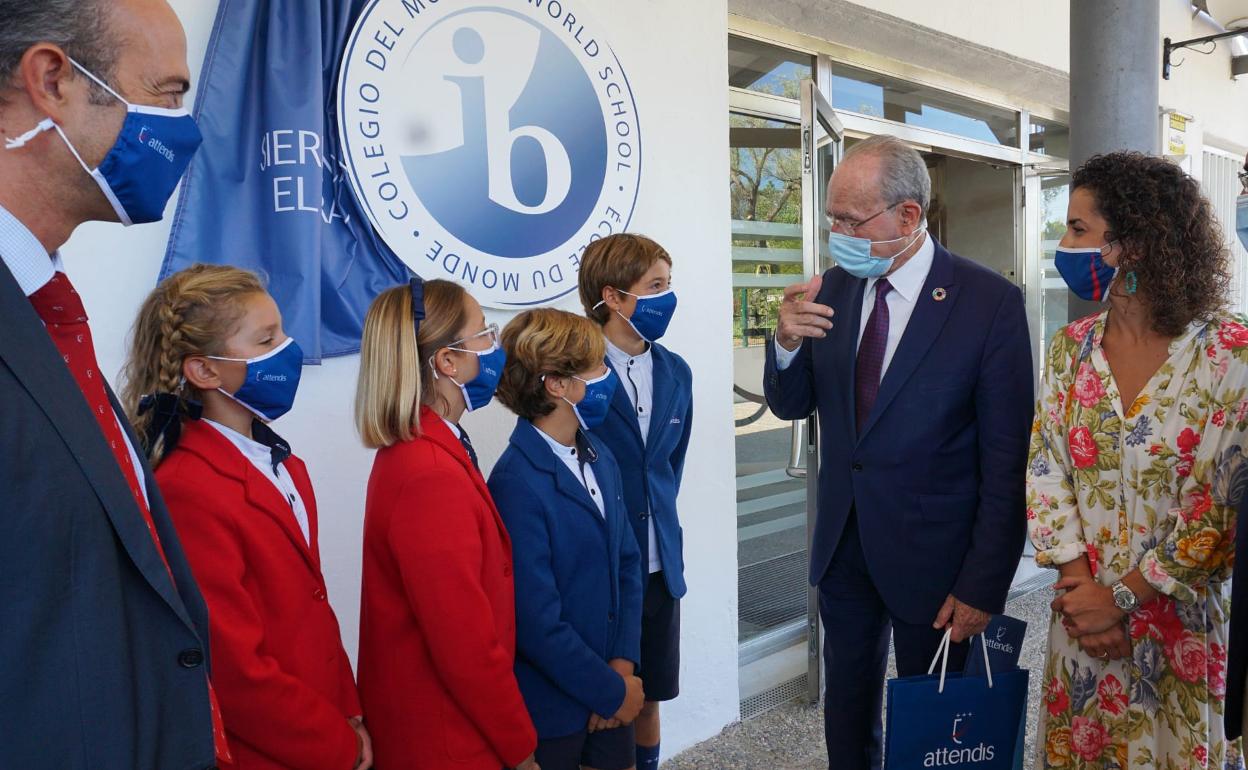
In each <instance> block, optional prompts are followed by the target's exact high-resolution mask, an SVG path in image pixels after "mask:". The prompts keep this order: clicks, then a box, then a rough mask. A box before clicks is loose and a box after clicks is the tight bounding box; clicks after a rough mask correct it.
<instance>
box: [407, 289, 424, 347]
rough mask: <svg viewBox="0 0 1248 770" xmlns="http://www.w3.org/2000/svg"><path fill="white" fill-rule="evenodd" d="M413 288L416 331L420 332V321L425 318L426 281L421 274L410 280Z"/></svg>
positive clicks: (413, 314)
mask: <svg viewBox="0 0 1248 770" xmlns="http://www.w3.org/2000/svg"><path fill="white" fill-rule="evenodd" d="M408 286H410V287H411V289H412V320H413V321H415V323H416V333H417V334H418V335H419V334H420V322H421V321H423V320H425V282H424V280H423V279H421V277H420V276H415V277H413V278H412V280H410V281H408Z"/></svg>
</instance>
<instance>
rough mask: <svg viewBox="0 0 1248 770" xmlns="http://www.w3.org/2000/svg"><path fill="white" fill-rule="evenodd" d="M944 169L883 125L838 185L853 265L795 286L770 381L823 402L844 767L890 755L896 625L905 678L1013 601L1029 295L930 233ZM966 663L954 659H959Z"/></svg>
mask: <svg viewBox="0 0 1248 770" xmlns="http://www.w3.org/2000/svg"><path fill="white" fill-rule="evenodd" d="M930 197H931V181H930V179H929V177H928V173H927V166H926V164H925V163H924V161H923V158H922V157H921V156H920V155H919V154H918V153H917V152H916V151H915V150H914V149H912V148H911V147H910V146H908V145H907V144H905V143H904V142H902V141H900V140H898V139H895V138H893V137H887V136H877V137H872V138H870V139H867V140H864V141H862V142H859V143H858V144H857V145H855V146H854V147H852V148H850V150H849V151H848V152H847V153H846V154H845V157H844V159H843V161H842V162H841V164H840V165H839V166H838V167H837V169H836V171H835V173H834V174H833V175H832V179H831V180H830V181H829V184H828V196H827V201H828V202H827V215H828V217H829V220H830V223H831V231H832V234H831V236H830V240H829V244H828V245H829V248H830V249H831V253H832V256H833V258H834V259H835V260H836V262H837V266H836V267H834V268H832V269H831V270H828V271H827V272H825V273H824V274H823V275H817V276H815V277H814V278H813V279H811V280H810V281H809V282H807V283H803V284H796V285H793V286H790V287H788V288H787V289H786V290H785V293H784V302H783V304H782V305H781V308H780V323H779V326H778V328H777V329H776V336H775V340H774V342H773V343H772V349H770V350H768V354H767V365H766V372H765V374H764V379H765V381H764V390H765V393H766V395H767V403H768V405H769V406H770V407H771V409H772V411H773V412H774V413H775V414H776V415H778V416H780V417H782V418H785V419H801V418H805V417H808V416H809V415H810V414H811V412H817V413H818V415H819V425H820V429H821V434H820V462H819V497H818V520H817V522H816V525H815V535H814V540H813V542H812V544H811V550H810V581H811V584H812V585H817V586H818V587H819V597H820V599H819V601H820V614H821V616H822V618H823V625H824V628H825V629H826V639H825V644H824V661H825V671H826V685H827V695H826V700H825V704H824V705H825V713H824V726H825V735H826V738H827V747H828V757H829V767H833V768H837V770H850V769H856V768H864V769H865V768H878V767H880V762H881V745H880V737H881V719H880V712H881V690H882V686H883V679H884V672H885V666H886V663H887V655H888V642H889V636H890V630H891V635H892V639H893V642H894V648H895V652H896V658H897V669H898V673H899V674H900V675H902V676H909V675H914V674H921V673H926V672H927V666H928V663H929V661H930V660H931V658H932V656H933V655H934V653H935V651H936V649H937V646H938V644H939V642H940V639H941V637H942V636H943V635H944V633H945V631H946V630H951V632H952V640H953V641H954V642H956V643H957V644H955V645H954V646H953V650H952V653H951V655H950V665H951V666H960V665H961V663H962V662H963V661H964V660H965V657H966V652H967V649H968V645H967V644H966V640H967V639H968V638H969V637H971V636H973V635H975V634H977V633H980V632H982V631H983V629H984V628H985V626H986V625H987V624H988V620H989V617H990V615H991V614H992V613H998V612H1001V611H1002V610H1003V609H1004V605H1005V598H1006V594H1007V593H1008V592H1009V587H1010V581H1011V579H1012V578H1013V575H1014V572H1015V570H1016V568H1017V566H1018V560H1019V557H1020V556H1021V554H1022V549H1023V539H1024V533H1025V529H1026V518H1025V513H1024V505H1023V494H1024V493H1023V476H1024V468H1025V465H1026V461H1027V441H1028V435H1029V427H1030V424H1031V418H1032V407H1033V404H1032V399H1033V387H1034V381H1033V375H1032V363H1031V343H1030V339H1029V337H1028V332H1027V320H1026V313H1025V310H1024V306H1023V298H1022V295H1021V293H1020V292H1019V290H1018V289H1017V288H1016V287H1015V286H1013V285H1012V284H1011V283H1010V282H1009V281H1007V280H1006V279H1005V278H1002V277H1001V276H999V275H997V274H996V273H993V272H992V271H990V270H987V269H985V268H983V267H981V266H979V265H976V264H975V263H973V262H971V261H969V260H967V259H964V258H962V257H959V256H956V255H954V254H951V253H950V252H949V251H948V250H947V249H945V247H943V246H941V245H940V244H939V243H937V242H936V241H935V239H933V238H932V237H931V235H930V234H929V233H927V232H926V219H925V217H926V214H927V210H928V206H929V204H930ZM955 670H956V669H955Z"/></svg>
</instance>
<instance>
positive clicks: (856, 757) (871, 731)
mask: <svg viewBox="0 0 1248 770" xmlns="http://www.w3.org/2000/svg"><path fill="white" fill-rule="evenodd" d="M938 609H939V608H938ZM819 614H820V617H821V618H822V619H823V627H824V642H823V670H824V682H825V685H826V692H825V694H824V713H823V726H824V737H825V738H826V739H827V745H828V768H829V770H879V768H881V767H882V760H883V745H882V735H883V719H882V712H883V705H884V676H885V673H886V671H887V669H888V640H889V635H890V631H891V635H892V639H893V648H894V650H893V651H894V654H895V655H896V658H897V674H898V676H915V675H919V674H926V673H927V667H928V666H929V665H930V664H931V662H932V656H933V655H935V654H936V648H937V646H938V645H939V644H940V640H941V639H942V638H943V637H944V632H943V631H939V630H937V629H934V628H932V625H931V623H925V624H922V625H911V624H909V623H904V622H902V621H899V620H897V619H896V618H893V617H892V616H891V615H890V614H889V611H888V608H887V607H886V606H885V605H884V602H883V600H882V599H881V598H880V595H879V593H878V592H877V591H876V589H875V585H874V583H872V581H871V575H870V573H869V572H868V571H867V562H866V558H865V557H864V556H863V551H862V541H861V540H860V539H859V534H858V516H857V513H856V512H853V511H851V512H850V515H849V520H848V522H846V524H845V534H844V535H843V536H842V537H841V542H840V545H838V546H837V549H836V553H835V554H834V555H833V557H832V562H831V564H830V565H829V566H828V571H827V572H826V573H825V574H824V576H823V577H822V578H821V579H820V581H819ZM932 620H933V621H935V620H936V617H935V612H933V614H932ZM969 649H970V645H969V644H968V643H967V642H962V643H961V644H955V645H953V646H952V648H951V649H950V652H949V670H950V671H961V670H962V666H963V664H965V662H966V656H967V651H968V650H969Z"/></svg>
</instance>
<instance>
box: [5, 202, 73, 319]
mask: <svg viewBox="0 0 1248 770" xmlns="http://www.w3.org/2000/svg"><path fill="white" fill-rule="evenodd" d="M0 260H3V261H4V264H5V265H6V266H7V267H8V268H9V272H10V273H12V274H13V278H14V279H16V280H17V285H18V286H19V287H20V288H21V290H22V293H23V294H25V295H26V296H27V297H29V296H30V295H32V294H34V293H35V292H37V291H39V290H40V289H42V288H43V287H44V285H45V284H47V282H48V281H50V280H52V276H54V275H56V273H57V272H63V271H64V270H65V265H64V263H63V262H62V261H61V253H60V252H59V251H55V252H53V253H52V254H51V255H49V254H48V251H47V249H45V248H43V244H42V243H40V242H39V239H38V238H36V237H35V234H34V233H32V232H31V231H30V228H28V227H26V225H24V224H22V223H21V221H20V220H18V218H17V217H15V216H13V215H12V214H10V213H9V211H8V210H7V209H5V208H4V206H0Z"/></svg>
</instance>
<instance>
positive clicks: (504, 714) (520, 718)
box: [355, 278, 537, 770]
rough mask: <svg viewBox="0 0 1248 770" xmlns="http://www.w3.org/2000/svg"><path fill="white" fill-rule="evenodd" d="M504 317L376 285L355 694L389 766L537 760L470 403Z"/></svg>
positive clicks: (361, 392)
mask: <svg viewBox="0 0 1248 770" xmlns="http://www.w3.org/2000/svg"><path fill="white" fill-rule="evenodd" d="M502 357H503V353H502V347H501V346H500V345H499V343H498V327H496V326H494V325H492V324H491V325H488V326H487V325H486V323H485V316H484V314H483V313H482V312H481V306H480V305H478V304H477V302H476V300H474V299H473V298H472V296H471V295H469V294H468V293H467V292H466V291H464V290H463V289H462V288H461V287H460V286H458V285H457V284H454V283H451V282H449V281H429V282H428V283H423V282H421V281H420V279H418V278H417V279H413V281H412V283H411V284H410V285H409V286H399V287H396V288H393V289H389V290H387V291H385V292H382V293H381V294H380V295H379V296H378V297H377V299H376V300H375V301H374V302H373V305H372V307H371V308H369V311H368V317H367V318H366V320H365V322H364V338H363V341H362V344H361V351H360V379H359V387H358V390H357V392H356V402H355V413H356V423H357V425H358V427H359V430H360V435H361V437H362V438H363V440H364V443H365V444H367V445H368V446H370V447H374V448H378V452H377V457H376V459H375V460H374V462H373V472H372V475H371V476H370V477H369V480H368V502H367V506H366V508H365V513H364V582H363V598H362V602H361V605H362V606H361V610H360V659H359V664H360V697H361V699H362V700H363V702H364V705H365V710H366V712H367V713H368V719H369V727H370V729H371V730H372V734H373V739H374V748H375V751H376V756H377V764H378V766H379V767H381V768H384V770H415V769H416V768H419V770H452V769H454V770H499V768H501V767H508V768H522V769H523V770H536V768H537V764H536V762H534V760H533V750H534V749H535V748H536V746H537V735H536V733H535V732H534V730H533V724H532V722H531V721H530V719H529V715H528V712H527V711H526V710H525V706H524V700H523V698H522V697H521V696H520V689H519V686H518V685H517V684H516V679H515V675H514V673H513V668H512V667H513V664H514V661H515V646H516V620H515V593H514V592H515V589H514V586H513V583H512V564H511V541H510V540H509V538H508V537H507V531H506V530H505V529H504V527H503V522H502V520H501V519H500V518H499V515H498V511H497V509H495V507H494V502H493V500H492V499H491V498H490V493H489V490H488V489H487V488H486V486H485V479H483V478H482V477H481V472H480V470H479V469H478V467H477V458H476V453H475V452H474V451H473V449H472V443H471V442H470V441H469V439H468V434H467V433H465V432H464V430H463V428H461V427H460V426H459V418H460V417H461V416H462V415H463V413H464V411H465V410H472V409H480V408H481V407H483V406H485V405H486V403H488V402H489V400H490V399H491V398H492V397H493V395H494V386H495V385H496V384H497V383H498V379H499V376H500V375H501V373H502V368H503V367H502V363H503V362H502Z"/></svg>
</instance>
